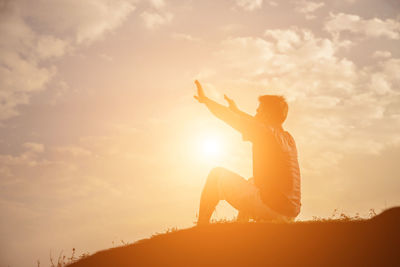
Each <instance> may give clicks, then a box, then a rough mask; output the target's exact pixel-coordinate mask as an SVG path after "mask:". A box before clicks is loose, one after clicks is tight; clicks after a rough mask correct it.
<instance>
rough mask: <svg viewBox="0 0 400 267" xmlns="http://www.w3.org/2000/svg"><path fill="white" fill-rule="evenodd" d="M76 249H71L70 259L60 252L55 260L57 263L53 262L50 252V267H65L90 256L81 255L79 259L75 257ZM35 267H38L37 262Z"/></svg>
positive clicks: (38, 262)
mask: <svg viewBox="0 0 400 267" xmlns="http://www.w3.org/2000/svg"><path fill="white" fill-rule="evenodd" d="M75 253H76V249H75V248H72V253H71V256H70V257H67V256H65V255H63V251H61V252H60V254H59V255H58V258H57V262H55V261H54V259H53V256H52V255H51V252H50V267H65V266H67V265H68V264H71V263H74V262H76V261H78V260H81V259H84V258H86V257H88V256H89V255H90V254H89V253H88V252H86V253H82V254H81V255H80V256H79V257H76V256H75ZM37 266H38V267H40V261H39V260H38V261H37Z"/></svg>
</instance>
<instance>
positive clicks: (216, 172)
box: [208, 167, 227, 179]
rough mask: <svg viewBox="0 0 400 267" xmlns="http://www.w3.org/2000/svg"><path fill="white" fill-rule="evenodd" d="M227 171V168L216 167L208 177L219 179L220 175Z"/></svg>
mask: <svg viewBox="0 0 400 267" xmlns="http://www.w3.org/2000/svg"><path fill="white" fill-rule="evenodd" d="M226 171H227V170H226V169H225V168H223V167H215V168H213V169H212V170H211V171H210V173H209V174H208V179H217V178H218V177H221V176H223V174H224V173H226Z"/></svg>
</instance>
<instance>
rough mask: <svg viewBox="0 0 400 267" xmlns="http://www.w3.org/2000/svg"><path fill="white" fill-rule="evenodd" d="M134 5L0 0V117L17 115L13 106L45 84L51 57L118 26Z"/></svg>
mask: <svg viewBox="0 0 400 267" xmlns="http://www.w3.org/2000/svg"><path fill="white" fill-rule="evenodd" d="M134 9H135V8H134V6H133V5H132V3H131V2H130V1H128V0H120V1H113V2H110V1H106V0H100V1H94V0H91V1H72V2H71V1H67V0H60V1H44V0H38V1H35V2H32V1H25V0H16V1H3V2H2V4H1V6H0V36H2V38H1V39H0V88H1V91H0V121H1V120H6V119H9V118H11V117H13V116H16V115H18V106H20V105H22V104H28V103H29V101H30V98H31V96H32V95H33V94H34V93H37V92H40V91H42V90H45V89H46V86H47V85H48V84H49V82H50V81H51V80H52V78H53V77H54V75H55V74H56V73H57V69H56V68H55V66H54V64H53V63H54V62H55V61H56V60H58V59H60V58H61V57H62V56H64V55H65V54H66V53H69V52H71V51H72V50H73V49H76V48H77V47H79V45H82V44H86V45H88V44H90V43H91V42H93V41H95V40H97V39H99V38H101V37H102V36H103V35H104V34H105V33H106V32H108V31H111V30H113V29H114V28H116V27H118V26H119V25H120V24H121V23H122V22H123V20H124V19H125V18H126V17H127V16H128V15H129V13H130V12H132V11H133V10H134ZM45 63H46V64H45ZM45 65H46V67H45Z"/></svg>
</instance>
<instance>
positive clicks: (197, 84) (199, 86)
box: [194, 80, 202, 89]
mask: <svg viewBox="0 0 400 267" xmlns="http://www.w3.org/2000/svg"><path fill="white" fill-rule="evenodd" d="M194 83H195V84H196V86H197V89H202V87H201V84H200V82H199V81H198V80H195V81H194Z"/></svg>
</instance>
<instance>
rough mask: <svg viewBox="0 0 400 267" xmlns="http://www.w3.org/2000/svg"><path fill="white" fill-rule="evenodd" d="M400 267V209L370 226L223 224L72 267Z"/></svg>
mask: <svg viewBox="0 0 400 267" xmlns="http://www.w3.org/2000/svg"><path fill="white" fill-rule="evenodd" d="M282 265H285V266H286V265H296V266H332V265H333V266H400V207H397V208H392V209H389V210H386V211H384V212H383V213H381V214H379V215H378V216H376V217H374V218H372V219H369V220H359V221H344V220H342V221H341V220H336V221H311V222H296V223H289V224H274V223H246V224H240V223H220V224H212V225H209V226H201V227H193V228H189V229H184V230H179V231H176V232H172V233H167V234H161V235H158V236H155V237H152V238H151V239H145V240H141V241H138V242H136V243H134V244H132V245H127V246H123V247H118V248H112V249H109V250H104V251H100V252H97V253H96V254H94V255H92V256H89V257H87V258H85V259H82V260H80V261H78V262H76V263H74V264H72V265H69V266H71V267H83V266H85V267H101V266H107V267H110V266H185V267H189V266H282Z"/></svg>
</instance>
